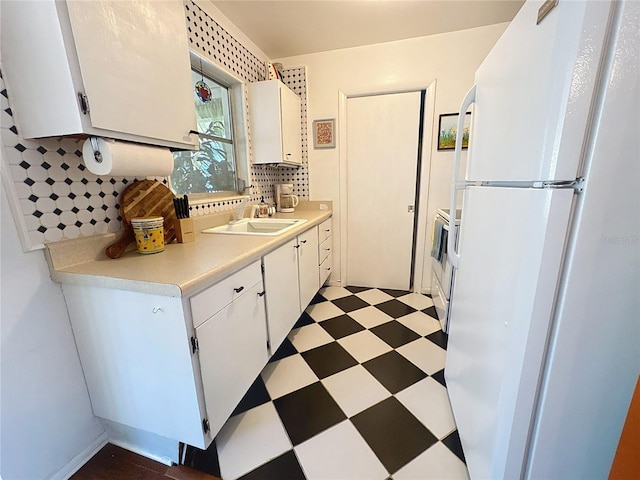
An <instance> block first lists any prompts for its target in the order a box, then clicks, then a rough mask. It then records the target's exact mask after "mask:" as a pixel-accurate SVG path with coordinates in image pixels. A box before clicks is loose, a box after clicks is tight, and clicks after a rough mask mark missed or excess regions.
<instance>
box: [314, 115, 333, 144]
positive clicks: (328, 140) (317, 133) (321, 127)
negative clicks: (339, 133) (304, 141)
mask: <svg viewBox="0 0 640 480" xmlns="http://www.w3.org/2000/svg"><path fill="white" fill-rule="evenodd" d="M335 146H336V119H335V118H326V119H323V120H314V121H313V148H335Z"/></svg>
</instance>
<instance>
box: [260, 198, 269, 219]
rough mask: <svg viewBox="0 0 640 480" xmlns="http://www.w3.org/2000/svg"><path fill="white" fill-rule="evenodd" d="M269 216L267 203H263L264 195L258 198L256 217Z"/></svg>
mask: <svg viewBox="0 0 640 480" xmlns="http://www.w3.org/2000/svg"><path fill="white" fill-rule="evenodd" d="M268 216H269V205H267V204H266V203H264V197H262V198H261V199H260V205H258V218H264V217H268Z"/></svg>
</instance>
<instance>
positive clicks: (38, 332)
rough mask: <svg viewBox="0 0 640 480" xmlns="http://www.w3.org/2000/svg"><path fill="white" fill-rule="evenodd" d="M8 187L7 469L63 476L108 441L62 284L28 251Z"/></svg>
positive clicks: (4, 292) (4, 297) (4, 266)
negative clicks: (93, 402) (92, 401)
mask: <svg viewBox="0 0 640 480" xmlns="http://www.w3.org/2000/svg"><path fill="white" fill-rule="evenodd" d="M2 190H3V191H2V192H0V197H1V200H0V213H1V216H2V223H1V229H2V230H1V244H0V249H1V252H2V256H1V262H2V263H1V264H0V267H1V273H2V276H1V288H0V292H1V297H0V298H1V302H2V303H1V304H2V307H1V313H2V317H1V320H2V323H1V329H0V345H1V347H0V368H1V372H0V379H1V387H0V388H1V390H0V391H1V403H0V409H1V410H0V415H1V417H0V428H1V444H0V452H1V463H0V475H1V476H2V478H4V480H12V479H29V480H32V479H40V478H52V477H53V478H62V477H64V476H65V475H66V474H68V473H70V472H69V469H72V468H73V467H74V466H75V465H77V464H78V462H79V461H84V460H86V457H87V455H89V454H90V453H92V451H93V450H94V449H95V448H97V447H99V446H100V445H101V444H102V442H104V441H106V437H104V435H103V429H102V426H101V425H100V423H99V422H98V419H97V418H96V417H94V416H93V412H92V411H91V404H90V402H89V395H88V393H87V387H86V385H85V382H84V376H83V374H82V368H81V366H80V361H79V359H78V354H77V351H76V347H75V343H74V340H73V334H72V331H71V325H70V323H69V317H68V315H67V309H66V305H65V302H64V298H63V296H62V291H61V288H60V285H58V284H56V283H53V282H52V281H51V279H50V278H49V269H48V267H47V263H46V261H45V258H44V255H43V252H42V251H37V252H30V253H23V252H22V248H21V246H20V241H19V239H18V234H17V230H16V227H15V225H14V222H13V218H12V217H11V214H10V211H9V204H8V201H7V197H6V192H5V191H4V189H2Z"/></svg>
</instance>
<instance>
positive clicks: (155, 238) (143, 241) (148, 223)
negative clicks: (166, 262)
mask: <svg viewBox="0 0 640 480" xmlns="http://www.w3.org/2000/svg"><path fill="white" fill-rule="evenodd" d="M131 226H132V227H133V233H134V234H135V236H136V245H138V252H140V253H144V254H148V253H159V252H164V218H163V217H143V218H132V219H131Z"/></svg>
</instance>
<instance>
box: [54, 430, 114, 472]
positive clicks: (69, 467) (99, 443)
mask: <svg viewBox="0 0 640 480" xmlns="http://www.w3.org/2000/svg"><path fill="white" fill-rule="evenodd" d="M108 441H109V439H108V438H107V434H106V433H102V434H101V435H100V436H99V437H98V438H97V439H95V440H94V441H93V442H92V443H91V444H90V445H89V446H87V448H85V449H84V450H83V451H82V452H80V453H79V454H78V455H76V456H75V457H73V458H72V459H71V461H69V462H68V463H67V464H66V465H65V466H64V467H62V468H61V469H60V470H58V471H57V472H56V473H54V474H53V475H52V476H51V477H49V478H50V479H51V480H67V479H68V478H69V477H71V475H73V474H74V473H76V472H77V471H78V470H80V468H82V466H83V465H84V464H85V463H87V462H88V461H89V460H91V458H92V457H93V456H94V455H95V454H96V453H98V452H99V451H100V449H101V448H102V447H104V446H105V445H106V444H107V443H108Z"/></svg>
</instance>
